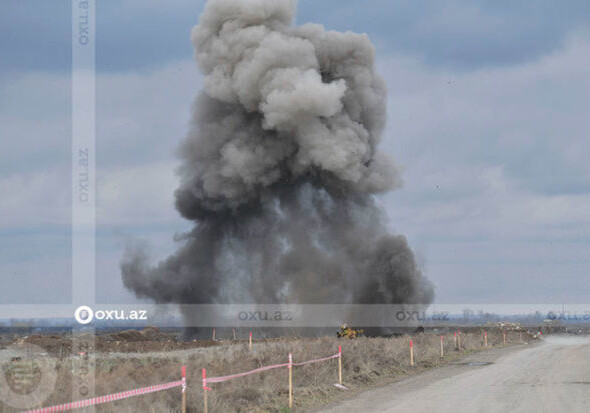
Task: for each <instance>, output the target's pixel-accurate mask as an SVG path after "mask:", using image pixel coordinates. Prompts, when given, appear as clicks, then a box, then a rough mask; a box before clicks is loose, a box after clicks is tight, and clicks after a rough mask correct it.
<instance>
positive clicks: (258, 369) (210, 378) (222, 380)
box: [205, 363, 289, 383]
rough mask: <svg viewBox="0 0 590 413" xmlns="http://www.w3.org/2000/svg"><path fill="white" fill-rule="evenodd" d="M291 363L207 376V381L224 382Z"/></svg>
mask: <svg viewBox="0 0 590 413" xmlns="http://www.w3.org/2000/svg"><path fill="white" fill-rule="evenodd" d="M288 365H289V363H283V364H273V365H272V366H264V367H260V368H257V369H254V370H250V371H246V372H244V373H236V374H230V375H229V376H220V377H207V378H205V381H206V382H207V383H222V382H224V381H228V380H231V379H237V378H238V377H244V376H249V375H250V374H255V373H260V372H261V371H266V370H272V369H279V368H281V367H287V366H288Z"/></svg>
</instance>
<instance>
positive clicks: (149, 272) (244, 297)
mask: <svg viewBox="0 0 590 413" xmlns="http://www.w3.org/2000/svg"><path fill="white" fill-rule="evenodd" d="M295 10H296V2H295V1H292V0H210V1H209V2H208V4H207V5H206V7H205V10H204V12H203V14H202V15H201V17H200V20H199V24H198V25H197V26H196V27H195V28H194V29H193V31H192V41H193V43H194V46H195V49H196V53H195V55H196V60H197V62H198V65H199V68H200V69H201V70H202V72H203V73H204V76H205V77H204V90H203V91H202V92H201V93H200V94H199V95H198V97H197V99H196V101H195V103H194V109H193V119H192V123H191V127H190V131H189V133H188V136H187V137H186V139H185V140H184V141H183V143H182V145H181V147H180V150H179V155H180V158H181V160H182V164H181V167H180V169H179V175H180V186H179V188H178V189H177V190H176V193H175V195H176V208H177V209H178V211H179V212H180V213H181V214H182V215H183V216H184V217H185V218H187V219H189V220H192V221H194V222H195V227H194V229H193V230H192V231H191V232H190V233H187V234H185V235H184V236H183V237H182V240H181V242H182V247H181V248H180V249H179V250H178V251H177V252H176V253H175V254H174V255H172V256H170V257H169V258H168V259H166V260H164V261H162V262H160V263H159V264H158V265H157V266H155V267H150V265H149V264H148V261H147V257H146V256H145V254H144V253H143V252H142V251H141V250H137V249H129V250H128V251H127V254H126V255H125V257H124V259H123V261H122V264H121V266H122V273H123V280H124V283H125V285H126V286H127V287H128V288H129V289H131V290H132V291H134V292H135V293H136V294H137V295H138V296H141V297H150V298H152V299H153V300H155V301H156V302H160V303H162V302H172V303H191V304H200V303H264V304H269V303H396V304H401V303H429V302H431V301H432V298H433V289H432V286H431V284H430V282H429V281H428V280H427V279H425V278H424V277H423V276H422V274H421V271H420V269H419V268H418V266H417V264H416V262H415V259H414V255H413V253H412V251H411V250H410V248H409V247H408V244H407V242H406V239H405V238H404V237H403V236H400V235H390V234H389V233H388V232H387V230H386V224H387V222H386V217H385V215H384V214H383V213H382V211H381V210H380V209H379V208H378V207H377V206H376V204H375V202H374V199H373V196H374V194H376V193H380V192H384V191H388V190H391V189H393V188H395V187H396V186H398V185H399V183H400V179H399V176H398V172H397V170H396V168H395V166H394V165H393V163H392V161H391V160H390V159H389V158H388V157H387V156H385V155H384V154H382V153H379V152H378V151H377V145H378V143H379V140H380V137H381V133H382V131H383V128H384V123H385V117H386V116H385V115H386V114H385V106H386V88H385V84H384V82H383V80H382V79H381V78H380V77H379V76H378V75H377V74H376V73H375V68H374V59H375V50H374V48H373V46H372V44H371V42H370V41H369V39H368V37H367V36H366V35H359V34H355V33H351V32H346V33H339V32H334V31H326V30H324V28H323V27H322V26H320V25H316V24H306V25H303V26H300V27H294V26H293V25H292V21H293V18H294V14H295Z"/></svg>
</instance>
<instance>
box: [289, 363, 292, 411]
mask: <svg viewBox="0 0 590 413" xmlns="http://www.w3.org/2000/svg"><path fill="white" fill-rule="evenodd" d="M291 408H293V356H292V355H291V353H289V409H291Z"/></svg>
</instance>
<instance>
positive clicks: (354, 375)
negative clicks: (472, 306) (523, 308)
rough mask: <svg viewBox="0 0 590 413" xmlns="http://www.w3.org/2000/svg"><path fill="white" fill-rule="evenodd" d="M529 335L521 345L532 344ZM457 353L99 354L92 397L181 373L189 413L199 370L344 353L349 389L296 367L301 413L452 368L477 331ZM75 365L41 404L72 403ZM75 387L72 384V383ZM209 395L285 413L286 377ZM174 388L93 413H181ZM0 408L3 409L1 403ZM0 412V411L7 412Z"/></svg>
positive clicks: (347, 348)
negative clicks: (430, 371) (412, 362)
mask: <svg viewBox="0 0 590 413" xmlns="http://www.w3.org/2000/svg"><path fill="white" fill-rule="evenodd" d="M410 339H412V340H413V343H414V359H415V365H414V367H410V363H409V347H410V346H409V342H410ZM530 339H531V337H530V336H529V335H528V334H526V333H525V334H524V335H523V340H530ZM519 340H520V335H519V333H518V332H508V336H507V345H511V344H516V343H518V342H520V341H519ZM461 342H462V348H461V349H460V350H459V349H457V348H455V346H454V340H453V335H452V334H448V333H447V334H446V335H445V336H444V347H445V357H444V358H441V357H440V335H438V334H434V333H420V334H415V335H413V336H412V337H410V336H407V335H406V336H398V337H391V338H384V337H376V338H369V337H360V338H357V339H348V338H340V339H338V338H335V337H324V338H299V339H288V338H284V339H279V340H276V339H273V340H268V341H258V342H255V343H254V346H253V349H252V351H250V350H249V348H248V344H247V342H244V341H241V342H235V341H233V342H232V341H227V342H221V343H219V345H216V346H209V347H201V348H192V349H182V350H173V351H168V352H146V353H98V354H97V356H96V359H95V363H96V364H95V377H96V382H95V394H96V395H104V394H110V393H116V392H120V391H124V390H128V389H134V388H138V387H143V386H149V385H153V384H159V383H166V382H170V381H175V380H179V379H180V367H181V366H182V365H186V366H187V373H188V378H187V382H188V390H187V391H188V396H187V397H188V411H189V412H200V411H202V409H203V391H202V379H201V369H202V368H206V369H207V375H208V377H214V376H224V375H229V374H233V373H239V372H244V371H248V370H252V369H255V368H258V367H261V366H267V365H271V364H281V363H286V362H287V361H288V354H289V352H291V353H292V354H293V360H294V362H300V361H305V360H310V359H316V358H321V357H326V356H329V355H332V354H335V353H337V351H338V345H341V346H342V352H343V359H342V366H343V384H344V385H345V386H346V387H348V390H341V389H338V388H337V387H335V386H334V383H337V382H338V360H337V359H333V360H328V361H325V362H322V363H317V364H311V365H306V366H300V367H294V371H293V383H294V410H295V411H307V410H309V409H311V408H313V407H317V406H321V405H324V404H326V403H329V402H331V401H334V400H337V399H339V398H343V397H349V396H350V395H352V394H354V393H355V392H359V391H362V390H364V389H367V388H370V387H372V386H378V385H383V384H386V383H390V382H392V381H395V380H397V379H399V378H401V377H403V376H405V375H408V374H416V373H419V372H421V371H424V370H425V369H429V368H434V367H437V366H440V365H443V364H446V363H449V362H453V361H455V360H457V359H458V358H460V357H462V356H463V355H465V354H467V353H470V352H473V351H482V350H485V348H484V346H483V339H482V330H481V329H477V328H474V329H473V328H472V329H471V330H469V331H466V332H463V333H462V340H461ZM488 343H489V347H493V346H499V345H503V344H502V332H501V330H499V329H490V330H488ZM72 366H73V361H72V359H70V358H63V359H62V360H61V361H60V362H58V363H57V371H56V374H57V385H56V390H55V391H54V393H53V394H52V395H51V397H50V398H49V399H48V400H46V401H45V402H44V403H43V405H44V406H48V405H54V404H59V403H65V402H68V401H70V400H72V392H73V386H72V383H75V380H76V376H75V375H74V374H73V373H72ZM73 380H74V381H73ZM210 387H211V389H212V390H211V391H210V392H209V393H208V402H209V411H210V412H251V411H255V412H266V411H268V412H276V411H289V409H288V407H287V406H288V370H287V369H286V368H280V369H276V370H271V371H265V372H262V373H257V374H254V375H251V376H247V377H243V378H238V379H235V380H232V381H229V382H225V383H216V384H211V385H210ZM180 400H181V396H180V389H179V388H175V389H171V390H166V391H162V392H158V393H154V394H149V395H144V396H138V397H133V398H130V399H126V400H121V401H117V402H113V403H109V404H104V405H101V406H98V407H97V409H96V411H98V412H140V411H141V412H179V411H180ZM0 406H1V404H0ZM11 411H13V410H11V409H9V408H8V407H6V406H4V407H0V412H11Z"/></svg>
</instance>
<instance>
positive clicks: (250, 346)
mask: <svg viewBox="0 0 590 413" xmlns="http://www.w3.org/2000/svg"><path fill="white" fill-rule="evenodd" d="M248 347H249V348H250V351H252V332H251V331H250V342H249V344H248Z"/></svg>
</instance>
